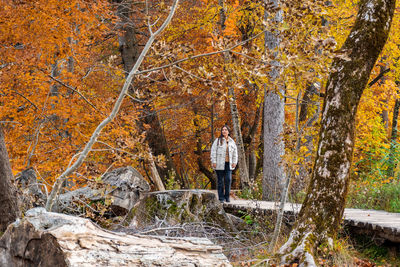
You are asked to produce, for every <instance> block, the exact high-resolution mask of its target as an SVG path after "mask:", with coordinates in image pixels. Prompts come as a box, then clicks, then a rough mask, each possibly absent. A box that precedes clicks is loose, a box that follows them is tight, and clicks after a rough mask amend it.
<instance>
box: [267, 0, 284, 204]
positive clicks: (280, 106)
mask: <svg viewBox="0 0 400 267" xmlns="http://www.w3.org/2000/svg"><path fill="white" fill-rule="evenodd" d="M266 3H268V4H271V5H272V7H274V8H276V9H277V8H278V7H279V6H280V1H279V0H267V1H266ZM264 16H265V18H268V17H269V14H268V12H267V11H265V14H264ZM274 21H275V24H276V25H274V26H276V28H278V24H279V23H281V22H282V21H283V19H282V11H281V10H280V11H277V12H276V14H275V18H274ZM275 31H276V32H278V30H277V29H275ZM264 40H265V46H266V50H267V49H268V50H269V51H271V53H272V61H271V62H270V64H271V71H270V73H269V77H270V81H271V82H273V81H275V80H276V79H277V78H279V71H280V63H279V62H278V61H277V60H276V59H277V57H278V47H279V44H280V40H279V36H278V33H273V32H270V31H266V32H265V37H264ZM265 87H266V85H265ZM279 93H280V94H281V95H284V93H283V88H282V86H281V85H278V87H277V88H271V89H269V90H268V91H267V90H266V89H265V88H264V138H263V142H264V157H263V182H262V188H263V196H262V198H263V200H276V201H277V200H279V199H280V195H281V192H282V188H283V185H284V182H285V177H286V175H285V170H284V166H283V164H282V157H283V155H284V154H285V144H284V142H283V139H282V133H283V123H284V122H285V103H284V99H283V97H281V95H279Z"/></svg>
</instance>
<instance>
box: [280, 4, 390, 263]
mask: <svg viewBox="0 0 400 267" xmlns="http://www.w3.org/2000/svg"><path fill="white" fill-rule="evenodd" d="M395 2H396V1H395V0H363V1H361V2H360V9H359V11H358V14H357V18H356V22H355V24H354V26H353V28H352V30H351V33H350V35H349V36H348V37H347V39H346V41H345V43H344V45H343V47H342V48H341V49H340V50H339V54H338V55H337V57H336V58H335V59H334V61H333V65H332V69H333V71H332V73H331V74H330V76H329V78H328V81H327V84H326V95H325V101H324V106H323V112H322V120H321V129H320V136H319V144H318V151H317V156H316V160H315V164H314V168H313V173H312V178H311V182H310V184H309V187H308V191H307V196H306V199H305V200H304V203H303V205H302V209H301V211H300V214H299V217H298V221H297V222H296V225H295V227H294V228H293V230H292V232H291V233H290V237H289V240H288V241H287V242H286V244H285V245H283V246H282V248H281V250H280V253H282V254H283V255H281V256H282V257H281V263H282V264H285V263H290V262H297V263H298V262H300V263H301V264H300V266H314V265H316V263H315V260H314V253H315V251H316V248H317V246H319V245H320V244H327V245H328V246H329V247H332V245H333V239H335V238H336V234H337V231H338V230H339V229H340V225H341V222H342V218H343V211H344V207H345V198H346V194H347V190H348V184H349V179H350V166H351V162H352V155H353V148H354V136H355V133H354V129H355V116H356V112H357V106H358V103H359V101H360V98H361V95H362V93H363V90H364V89H365V86H366V84H367V82H368V79H369V75H370V73H371V70H372V68H373V67H374V65H375V62H376V60H377V58H378V56H379V54H380V52H381V51H382V49H383V46H384V44H385V42H386V39H387V37H388V34H389V29H390V25H391V21H392V17H393V13H394V8H395Z"/></svg>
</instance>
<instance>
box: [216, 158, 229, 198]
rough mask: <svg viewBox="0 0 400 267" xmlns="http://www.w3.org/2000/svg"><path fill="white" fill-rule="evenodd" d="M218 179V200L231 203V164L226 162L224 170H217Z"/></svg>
mask: <svg viewBox="0 0 400 267" xmlns="http://www.w3.org/2000/svg"><path fill="white" fill-rule="evenodd" d="M216 172H217V177H218V199H219V201H221V202H222V201H224V200H226V201H227V202H229V201H230V200H229V193H230V191H231V182H232V171H231V168H230V167H229V162H225V169H224V170H216Z"/></svg>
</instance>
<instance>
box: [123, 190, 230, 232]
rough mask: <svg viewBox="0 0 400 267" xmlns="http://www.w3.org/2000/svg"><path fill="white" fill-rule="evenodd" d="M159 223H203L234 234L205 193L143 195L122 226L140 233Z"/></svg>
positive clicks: (210, 195)
mask: <svg viewBox="0 0 400 267" xmlns="http://www.w3.org/2000/svg"><path fill="white" fill-rule="evenodd" d="M160 221H163V223H164V225H167V226H174V225H179V224H183V223H191V222H206V223H209V224H213V225H216V226H219V227H221V228H223V229H225V230H226V231H229V232H231V231H236V227H235V226H234V224H233V222H232V220H231V218H230V217H229V216H228V215H227V214H226V213H225V211H224V209H223V207H222V204H221V203H220V202H219V201H218V199H217V197H216V195H215V194H214V193H212V192H209V191H205V190H168V191H159V192H151V193H147V194H145V195H144V196H143V198H142V199H141V200H140V201H139V202H138V203H137V204H136V205H135V206H134V207H133V208H132V209H131V211H130V213H129V216H128V219H127V222H126V224H129V227H133V228H136V229H144V228H148V227H149V226H151V225H156V224H157V223H158V222H160Z"/></svg>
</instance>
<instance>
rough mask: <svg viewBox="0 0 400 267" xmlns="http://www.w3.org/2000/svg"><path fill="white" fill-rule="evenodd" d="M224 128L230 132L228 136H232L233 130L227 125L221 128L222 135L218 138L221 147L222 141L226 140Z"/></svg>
mask: <svg viewBox="0 0 400 267" xmlns="http://www.w3.org/2000/svg"><path fill="white" fill-rule="evenodd" d="M224 128H226V129H227V130H228V136H230V134H231V129H230V128H229V126H228V125H226V124H225V125H224V126H222V127H221V134H220V136H219V137H218V140H219V145H220V146H222V140H223V139H224V136H223V135H222V129H224Z"/></svg>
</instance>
